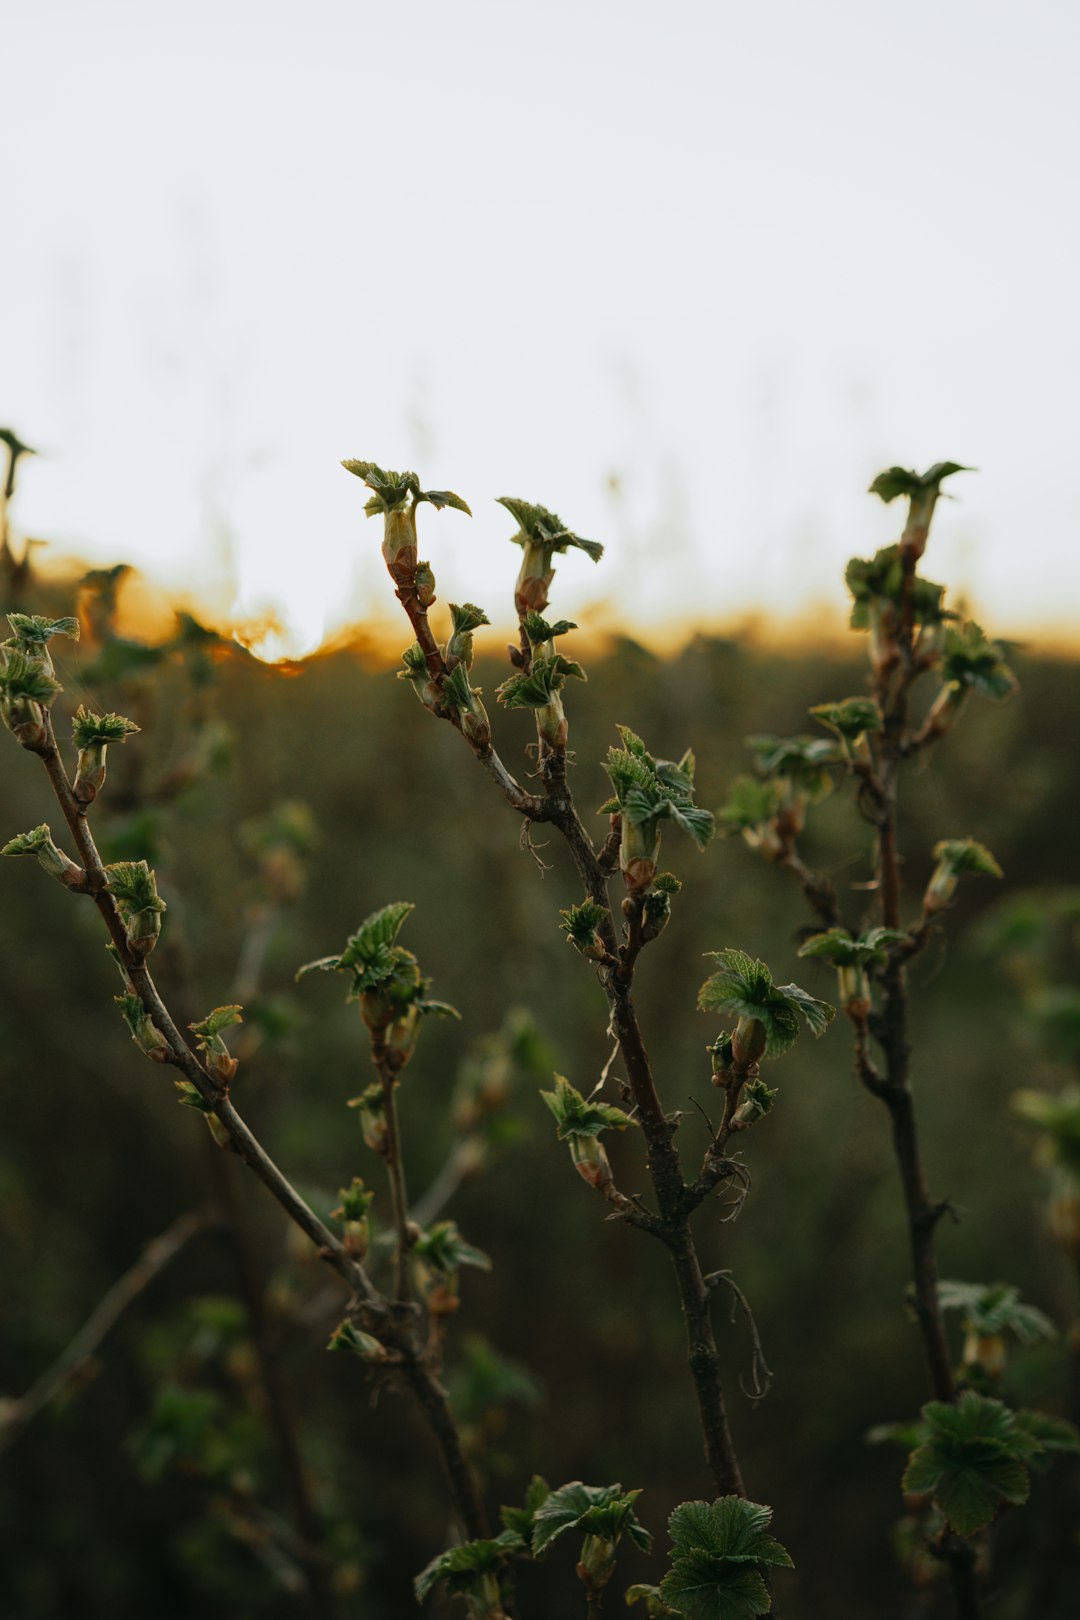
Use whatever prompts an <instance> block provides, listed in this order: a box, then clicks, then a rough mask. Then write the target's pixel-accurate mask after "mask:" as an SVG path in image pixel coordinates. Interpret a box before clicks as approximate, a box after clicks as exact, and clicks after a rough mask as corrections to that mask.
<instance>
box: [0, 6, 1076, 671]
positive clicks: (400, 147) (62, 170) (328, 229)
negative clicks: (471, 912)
mask: <svg viewBox="0 0 1080 1620" xmlns="http://www.w3.org/2000/svg"><path fill="white" fill-rule="evenodd" d="M0 72H2V75H3V79H2V88H0V149H2V150H3V152H4V154H5V165H4V182H3V184H4V193H5V196H4V201H5V207H4V210H3V220H4V226H3V249H2V252H0V295H2V302H0V310H2V314H0V321H2V329H0V425H11V426H13V427H15V428H16V429H17V430H18V431H19V432H20V433H21V434H22V436H23V437H24V438H25V439H27V440H28V441H29V442H30V443H31V444H34V445H35V446H37V447H39V448H40V449H41V450H42V451H43V452H47V455H42V457H41V458H40V459H39V460H38V461H36V462H32V463H29V464H28V465H27V471H26V475H25V478H24V480H23V483H22V487H21V489H20V493H19V497H18V502H17V505H16V509H15V514H14V516H15V521H16V526H17V528H18V529H19V530H21V531H22V532H24V533H31V534H35V535H38V534H41V535H47V536H50V537H52V538H53V539H54V540H55V541H56V542H57V549H58V550H60V551H71V552H77V553H78V554H79V555H81V556H85V557H87V558H88V559H91V560H93V561H95V562H97V561H101V562H107V561H116V560H120V559H123V560H128V561H132V562H136V563H138V564H139V565H140V566H142V567H144V568H145V569H147V570H148V571H149V572H150V573H151V574H152V575H153V576H154V577H156V578H157V579H158V580H160V581H161V582H162V583H164V584H166V585H167V586H169V587H174V588H184V589H189V590H193V591H197V592H199V593H202V594H203V595H207V594H212V595H213V596H214V598H215V600H216V601H217V603H218V605H219V606H223V607H224V608H225V609H229V608H233V609H234V612H235V615H236V616H238V617H243V616H245V615H248V616H250V615H253V614H255V613H257V612H258V610H259V609H260V606H261V605H265V604H267V603H270V604H277V605H278V608H279V611H281V612H283V613H285V614H286V615H287V617H288V618H289V620H290V622H291V623H292V624H293V626H294V627H295V640H294V642H293V647H294V649H295V650H301V649H302V648H304V647H310V646H312V645H314V644H316V643H317V642H318V640H319V638H320V636H321V635H322V633H323V631H324V630H329V629H332V628H333V627H334V626H335V625H336V624H338V623H340V622H341V620H342V619H343V618H345V617H348V616H350V615H356V614H359V613H371V612H374V611H377V610H379V608H381V607H382V606H383V605H384V604H386V603H387V601H388V595H387V589H388V587H387V583H386V582H385V580H384V578H383V577H381V574H380V570H381V564H380V563H379V561H378V538H379V536H378V531H377V525H376V524H375V523H366V522H365V520H363V519H362V518H361V516H360V506H361V502H362V496H363V492H362V490H361V486H360V485H359V484H358V483H357V481H356V480H355V479H352V478H350V477H349V476H348V475H347V474H346V473H344V472H343V471H341V469H340V468H339V466H338V462H339V460H340V458H342V457H344V456H360V457H366V458H370V459H373V460H376V461H380V462H381V463H382V464H383V465H390V466H394V467H397V466H402V465H404V466H412V467H415V468H416V469H417V470H418V471H419V473H420V475H421V478H422V481H423V482H424V483H425V484H426V485H428V486H435V487H440V486H441V487H450V488H452V489H456V490H458V491H459V492H460V493H461V494H462V495H464V496H465V498H466V499H467V500H469V502H470V503H471V504H472V506H473V510H474V512H475V514H476V515H475V517H474V519H473V521H472V522H471V523H470V522H469V520H468V519H467V518H464V517H461V516H458V515H457V514H454V513H449V512H448V513H444V514H443V515H441V516H435V515H434V514H432V513H431V512H430V511H429V512H426V513H424V514H423V516H422V520H421V521H422V523H423V524H424V527H423V531H422V536H421V541H422V550H423V551H425V552H427V553H430V555H431V557H432V561H433V565H434V567H435V572H436V575H437V576H438V580H439V594H440V597H441V598H442V599H443V601H445V600H447V599H448V598H453V599H455V600H461V599H464V598H468V599H470V600H474V601H478V602H480V603H481V605H483V606H485V607H487V608H488V610H489V612H491V614H492V617H495V616H496V612H498V614H499V616H500V617H505V614H506V609H507V608H508V606H509V591H510V584H511V580H512V576H513V572H514V570H515V568H516V562H517V556H518V554H517V552H516V550H514V551H512V550H511V548H509V547H508V546H507V545H506V544H505V540H504V539H503V538H502V537H503V536H505V535H506V534H507V533H508V532H509V531H510V529H512V527H513V525H512V523H511V522H509V521H508V519H507V517H506V514H505V513H503V512H502V509H501V508H499V507H497V506H495V505H494V504H493V497H494V496H496V495H501V494H511V495H520V496H524V497H526V498H528V499H532V500H539V501H542V502H543V503H545V504H546V505H549V506H551V507H553V508H554V509H555V510H556V511H558V512H559V513H560V514H561V516H562V517H563V518H564V520H566V521H567V522H568V523H569V524H570V525H571V526H572V527H573V528H576V529H577V530H578V531H579V532H580V533H582V534H585V535H588V536H590V537H592V538H595V539H598V540H603V541H604V542H605V543H607V544H608V546H609V548H610V549H609V554H608V556H607V557H606V558H605V560H604V562H603V563H602V564H601V565H600V567H599V568H597V569H593V567H592V565H591V564H590V563H589V562H588V561H587V560H586V559H585V558H584V557H582V556H580V555H575V556H572V557H570V558H567V559H565V560H564V561H563V563H562V566H561V568H560V572H559V577H558V581H557V588H556V592H555V594H554V596H553V606H554V607H555V608H556V610H557V611H558V612H560V613H569V614H570V615H571V616H573V617H575V618H578V619H579V620H580V621H581V622H582V623H583V624H584V623H589V622H599V620H600V619H601V617H603V616H604V613H603V611H602V608H601V603H602V602H603V603H606V604H607V609H606V613H607V617H608V620H609V621H610V617H611V612H612V609H614V612H615V614H616V615H617V616H618V618H619V620H620V622H621V623H622V624H623V626H624V627H625V628H626V629H628V630H629V631H631V632H634V631H637V632H640V631H641V630H642V628H643V626H644V625H645V624H646V623H647V621H648V619H649V617H650V616H652V617H656V616H668V617H677V618H679V619H680V620H683V621H688V622H692V623H696V624H699V625H701V626H704V627H715V626H717V625H720V624H722V623H725V622H730V620H731V619H732V618H733V617H737V616H739V615H741V614H744V613H746V612H748V611H751V610H755V609H756V610H760V611H761V612H763V613H764V614H765V615H767V616H769V617H775V616H780V615H787V614H791V613H794V612H797V611H799V610H800V609H801V610H804V611H805V610H806V609H815V608H817V607H818V606H819V605H829V604H832V605H835V606H841V605H842V603H843V600H844V597H843V590H842V586H841V585H840V582H839V580H840V573H841V570H842V568H843V564H844V562H845V561H846V559H847V558H848V557H849V556H851V555H853V554H855V553H860V554H866V553H868V552H869V551H872V550H873V549H874V548H876V547H877V546H880V545H883V544H886V543H887V542H888V541H890V540H892V539H894V538H895V537H896V533H897V530H898V521H899V515H900V514H899V512H898V510H897V509H895V508H888V509H886V508H884V507H882V506H880V504H879V503H877V502H876V501H873V500H871V499H870V497H868V496H867V495H866V494H865V489H866V485H867V484H868V483H869V481H870V479H871V477H872V476H873V475H874V474H875V473H876V472H877V471H879V470H880V469H881V468H882V467H884V466H886V465H889V464H891V463H893V462H900V463H903V464H904V465H912V466H916V467H920V468H921V467H923V466H925V465H928V464H929V463H930V462H933V461H936V460H940V459H946V458H947V459H955V460H958V461H962V462H968V463H972V464H974V465H976V466H977V467H979V468H980V472H979V473H978V475H971V476H970V477H965V478H963V479H961V478H959V477H958V478H957V479H956V480H955V484H954V487H955V491H956V494H957V496H958V497H959V498H958V500H957V501H956V502H955V503H953V504H950V505H949V506H948V507H943V508H941V509H939V518H938V520H937V533H936V535H935V539H934V541H933V543H932V546H933V549H932V553H931V554H930V555H929V556H928V558H927V571H928V572H930V573H931V574H932V575H933V576H934V577H937V578H940V579H943V580H945V581H947V582H948V583H950V584H951V585H953V586H954V587H955V588H956V589H957V590H959V591H963V592H965V593H966V594H967V595H968V597H969V598H970V599H971V601H972V603H973V605H974V607H975V608H976V609H977V611H978V612H980V613H981V614H982V615H983V616H984V617H985V618H986V620H987V622H988V626H989V627H992V628H995V629H997V630H998V631H1000V632H1001V633H1004V634H1007V633H1013V634H1015V633H1025V632H1026V633H1030V631H1031V629H1032V628H1033V627H1034V626H1035V625H1037V624H1039V623H1040V622H1043V623H1045V622H1047V621H1050V622H1051V623H1052V624H1053V625H1054V626H1055V628H1056V629H1057V630H1058V631H1059V632H1061V631H1063V630H1064V629H1065V628H1066V627H1067V626H1069V625H1070V623H1072V624H1075V614H1076V608H1077V606H1078V604H1080V544H1078V538H1080V536H1078V534H1077V527H1078V525H1077V516H1076V506H1077V502H1076V495H1075V491H1074V484H1075V474H1074V472H1073V463H1074V461H1075V458H1076V444H1077V438H1078V429H1080V409H1078V405H1077V378H1078V376H1080V318H1078V314H1077V302H1078V293H1077V286H1078V273H1077V272H1078V262H1080V254H1078V248H1080V224H1078V210H1077V205H1076V195H1077V157H1078V150H1080V112H1078V108H1080V97H1078V96H1077V93H1076V83H1077V76H1078V72H1080V5H1078V4H1077V3H1076V0H1027V3H1025V4H1024V5H1021V4H1019V0H932V3H931V0H906V3H904V4H903V5H901V4H897V3H895V0H894V3H891V4H883V3H879V0H820V3H818V4H814V5H810V4H807V3H806V0H773V3H771V4H770V3H759V4H757V5H754V6H749V5H747V4H745V0H740V3H739V4H734V3H730V0H715V3H712V4H705V3H689V0H666V3H665V4H663V5H657V4H656V3H655V0H652V3H649V4H645V3H639V0H592V3H590V0H578V3H577V4H567V3H565V0H544V3H543V4H542V5H540V4H537V5H530V6H525V5H521V4H514V3H512V0H501V3H492V0H441V3H434V0H397V3H395V4H378V5H375V4H368V3H364V0H360V3H355V0H354V3H351V4H349V3H346V0H308V3H307V4H305V5H303V6H298V5H296V4H289V5H285V4H276V3H274V0H258V3H253V0H232V3H230V0H216V3H214V4H207V3H205V0H188V3H187V4H185V5H183V6H180V7H165V6H156V5H147V4H146V3H145V0H143V3H128V0H92V3H88V0H80V3H78V4H76V3H64V0H35V4H34V5H33V6H29V5H26V4H25V3H23V0H0ZM613 479H616V480H617V481H618V483H617V489H614V490H613V488H612V480H613ZM283 603H284V604H287V606H284V607H283V606H282V604H283Z"/></svg>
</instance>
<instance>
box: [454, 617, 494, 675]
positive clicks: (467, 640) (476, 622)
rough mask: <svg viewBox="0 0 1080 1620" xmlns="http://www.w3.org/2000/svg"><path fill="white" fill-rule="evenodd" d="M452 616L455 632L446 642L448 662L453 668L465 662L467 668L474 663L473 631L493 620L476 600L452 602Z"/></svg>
mask: <svg viewBox="0 0 1080 1620" xmlns="http://www.w3.org/2000/svg"><path fill="white" fill-rule="evenodd" d="M450 618H451V621H452V623H453V634H452V635H451V637H450V640H449V641H448V642H447V644H446V662H447V664H448V666H449V667H450V668H451V669H452V668H453V667H454V665H455V664H464V665H465V668H466V669H472V665H473V631H474V630H479V629H480V626H481V625H484V624H490V623H491V620H490V619H489V618H488V616H487V614H486V613H485V612H484V610H483V608H478V607H477V606H476V604H475V602H463V603H461V604H460V605H459V604H458V603H457V602H451V604H450Z"/></svg>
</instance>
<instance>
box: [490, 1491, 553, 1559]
mask: <svg viewBox="0 0 1080 1620" xmlns="http://www.w3.org/2000/svg"><path fill="white" fill-rule="evenodd" d="M550 1495H551V1486H550V1485H549V1484H548V1482H547V1480H546V1479H544V1478H542V1477H541V1475H540V1474H534V1475H533V1477H532V1479H531V1480H530V1481H529V1486H528V1489H527V1490H526V1492H525V1505H524V1507H519V1508H513V1507H501V1508H500V1509H499V1517H500V1519H501V1520H502V1523H503V1527H504V1529H506V1530H508V1531H509V1532H510V1533H511V1534H512V1535H516V1536H518V1537H520V1539H521V1542H522V1545H523V1546H524V1548H525V1550H526V1551H527V1552H530V1553H531V1552H532V1539H533V1528H534V1525H535V1523H536V1515H537V1513H538V1512H539V1511H540V1509H541V1508H542V1507H543V1505H544V1503H545V1502H546V1501H547V1499H548V1497H549V1496H550Z"/></svg>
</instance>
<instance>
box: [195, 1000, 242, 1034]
mask: <svg viewBox="0 0 1080 1620" xmlns="http://www.w3.org/2000/svg"><path fill="white" fill-rule="evenodd" d="M243 1013H244V1009H243V1007H242V1006H231V1007H215V1008H214V1010H213V1012H210V1013H207V1015H206V1017H205V1018H203V1019H202V1020H201V1021H200V1022H199V1023H197V1024H189V1025H188V1029H190V1030H192V1031H193V1032H194V1033H195V1034H196V1035H201V1036H202V1037H203V1039H204V1040H213V1038H214V1037H215V1036H217V1035H220V1034H221V1031H222V1030H223V1029H232V1028H233V1026H234V1025H236V1024H242V1023H243V1022H244V1017H243Z"/></svg>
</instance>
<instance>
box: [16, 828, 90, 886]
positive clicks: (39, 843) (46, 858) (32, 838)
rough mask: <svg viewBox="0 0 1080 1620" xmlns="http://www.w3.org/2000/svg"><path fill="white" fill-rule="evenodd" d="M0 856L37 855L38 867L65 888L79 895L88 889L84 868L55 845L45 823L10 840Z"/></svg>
mask: <svg viewBox="0 0 1080 1620" xmlns="http://www.w3.org/2000/svg"><path fill="white" fill-rule="evenodd" d="M0 855H36V856H37V860H38V865H39V866H41V867H43V868H44V870H45V871H46V872H48V874H49V876H50V877H53V878H56V880H57V881H58V882H59V883H62V884H63V885H64V887H65V888H67V889H73V890H75V891H76V892H77V893H78V892H81V891H83V890H84V889H85V888H86V874H85V872H84V871H83V869H82V867H81V866H76V864H75V862H74V861H72V860H69V859H68V857H67V856H66V855H65V854H64V852H63V850H62V849H59V848H58V847H57V845H56V844H54V843H53V839H52V833H51V832H50V830H49V827H48V824H47V823H45V822H42V824H41V826H40V827H34V828H33V829H32V831H30V832H27V833H20V834H19V835H18V837H17V838H12V839H10V840H9V841H8V843H6V844H5V845H4V847H3V849H0Z"/></svg>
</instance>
